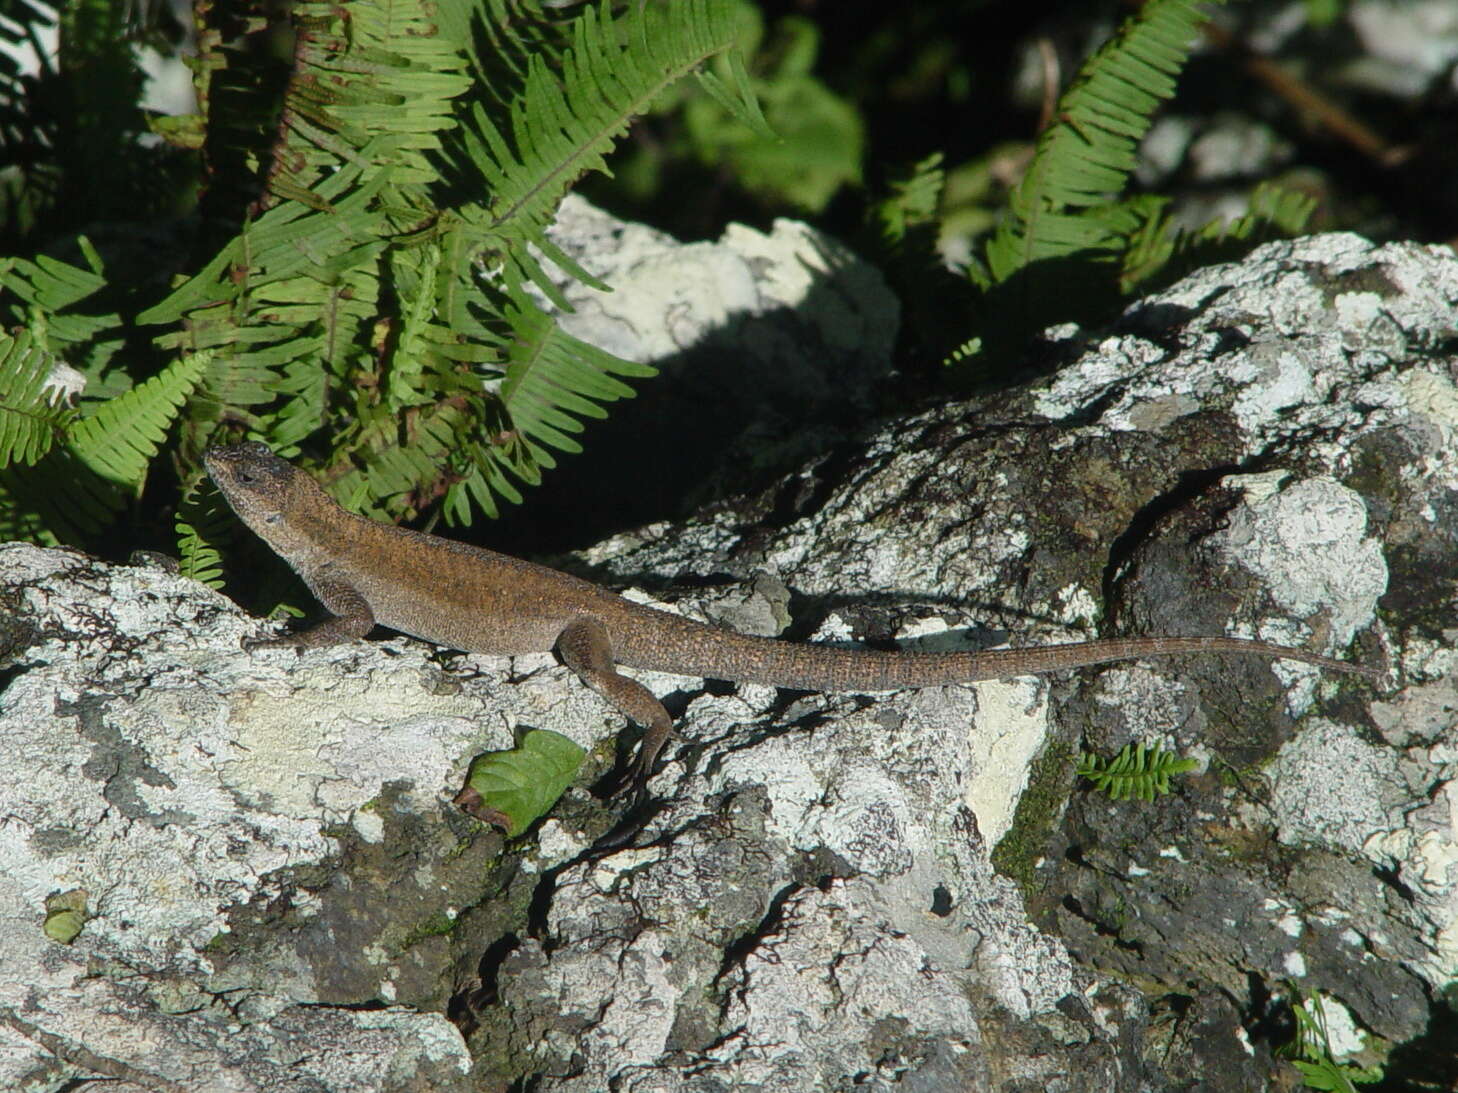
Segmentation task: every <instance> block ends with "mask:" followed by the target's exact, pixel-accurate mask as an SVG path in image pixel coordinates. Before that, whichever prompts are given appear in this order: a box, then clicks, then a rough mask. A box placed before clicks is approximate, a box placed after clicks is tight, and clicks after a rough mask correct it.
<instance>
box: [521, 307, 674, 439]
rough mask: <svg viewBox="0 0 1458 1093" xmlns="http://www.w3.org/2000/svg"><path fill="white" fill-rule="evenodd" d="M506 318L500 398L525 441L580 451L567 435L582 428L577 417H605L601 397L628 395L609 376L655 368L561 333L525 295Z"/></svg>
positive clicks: (654, 372)
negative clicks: (508, 337) (509, 335)
mask: <svg viewBox="0 0 1458 1093" xmlns="http://www.w3.org/2000/svg"><path fill="white" fill-rule="evenodd" d="M507 319H508V321H509V322H510V324H511V328H512V331H513V332H514V333H515V334H516V339H515V341H514V342H513V344H512V347H511V352H510V361H511V363H510V364H509V365H508V366H507V369H506V378H505V380H504V381H503V382H502V384H501V401H502V404H503V405H504V406H505V407H506V413H507V417H508V419H509V420H510V421H511V423H512V425H513V426H514V427H515V428H516V429H518V430H520V431H521V433H522V434H523V436H524V437H525V438H526V439H527V441H528V442H529V443H530V442H536V443H540V444H549V445H551V446H552V447H554V448H556V449H558V450H559V451H564V452H579V451H581V450H582V449H581V446H580V445H579V444H578V443H577V442H576V441H575V440H573V439H572V438H571V437H570V436H569V435H568V434H569V433H580V432H581V431H582V423H581V421H579V420H578V419H579V418H583V417H591V418H604V417H607V413H606V412H605V411H604V410H603V409H602V406H601V405H600V404H601V403H604V402H615V401H617V400H618V399H621V398H632V397H633V389H632V388H631V387H629V386H628V385H627V384H626V383H623V382H622V381H620V380H618V379H615V378H614V377H615V376H633V377H637V378H646V377H649V376H656V375H657V374H658V370H657V369H656V368H654V367H652V366H651V365H646V364H636V363H634V362H633V361H626V360H623V359H622V358H621V357H615V356H613V354H611V353H607V352H604V351H603V350H601V349H598V348H597V347H595V346H591V345H588V344H587V343H586V342H584V341H580V340H578V339H577V338H574V337H572V336H571V335H570V334H566V333H564V332H563V331H562V329H561V328H560V327H558V326H557V325H556V324H554V323H553V322H552V321H551V319H550V318H548V316H547V315H546V314H545V313H544V312H542V311H541V310H540V309H539V308H537V307H536V306H535V305H533V304H532V303H531V302H530V301H528V300H526V299H525V297H518V298H517V299H516V300H515V301H513V303H512V304H511V305H510V306H509V307H508V310H507ZM538 458H540V457H538Z"/></svg>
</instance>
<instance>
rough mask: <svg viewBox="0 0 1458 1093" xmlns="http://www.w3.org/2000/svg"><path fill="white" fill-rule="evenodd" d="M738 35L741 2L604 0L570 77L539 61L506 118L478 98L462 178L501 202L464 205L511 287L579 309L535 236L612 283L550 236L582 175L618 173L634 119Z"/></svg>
mask: <svg viewBox="0 0 1458 1093" xmlns="http://www.w3.org/2000/svg"><path fill="white" fill-rule="evenodd" d="M734 38H735V22H734V9H733V7H732V5H730V4H728V3H727V2H725V0H678V2H676V3H673V4H662V5H659V4H642V5H635V6H634V7H633V8H632V10H631V11H630V12H629V13H628V14H627V15H626V16H624V17H623V18H621V19H619V20H617V21H616V22H615V21H614V20H613V18H612V13H611V7H610V5H609V4H608V3H607V2H606V0H604V3H603V4H602V6H601V7H600V8H599V9H598V10H596V11H594V10H593V9H592V8H588V9H586V10H585V11H583V13H582V14H581V15H580V16H579V17H578V19H577V20H576V21H575V22H574V24H573V38H572V47H571V49H570V50H568V51H566V52H565V53H564V54H563V56H562V59H561V60H562V67H561V72H560V73H553V72H551V71H550V70H549V69H548V68H547V66H546V64H545V63H544V62H543V61H542V60H541V59H540V58H538V57H533V58H531V60H530V62H529V65H528V71H527V76H526V80H525V84H524V87H523V90H522V93H521V96H520V98H519V99H517V100H516V101H515V102H513V103H511V104H510V106H509V109H508V110H507V111H506V116H505V117H504V118H501V119H497V118H495V117H493V116H492V115H491V114H490V113H488V111H487V109H486V108H484V107H483V106H482V105H481V104H479V103H478V104H476V105H475V107H474V108H473V110H472V111H471V114H470V117H469V118H468V119H466V120H465V121H464V122H463V125H462V132H461V137H462V145H461V147H460V148H459V149H458V150H457V155H456V157H455V159H456V164H457V167H458V168H459V171H460V173H461V174H462V176H463V179H462V181H461V182H460V183H458V184H459V185H466V184H467V183H466V182H465V178H467V177H469V176H472V175H474V176H477V178H478V179H479V181H477V182H475V183H474V186H475V188H477V189H478V191H484V192H486V193H489V194H491V204H490V206H489V207H486V208H476V207H470V206H467V207H463V208H462V209H461V210H460V212H461V215H462V216H463V218H464V219H465V220H466V221H467V223H468V224H469V226H470V227H471V229H472V231H473V234H474V236H475V240H476V242H477V245H478V247H479V248H481V249H484V250H485V252H486V253H487V254H488V255H489V256H490V262H489V264H490V266H491V267H492V268H493V269H494V270H495V271H496V272H497V273H498V275H499V276H500V277H501V279H502V281H503V283H504V285H505V287H506V289H507V290H508V291H509V292H510V291H514V290H515V289H516V288H518V287H519V286H521V285H524V284H526V283H528V282H530V283H531V284H534V285H535V286H536V287H537V288H538V289H539V290H540V291H541V292H542V293H544V294H545V295H546V296H547V298H548V299H550V300H551V301H552V302H553V303H554V304H555V305H556V306H558V307H560V308H563V309H564V310H566V309H567V303H566V301H565V300H564V299H563V298H562V295H561V293H560V292H559V291H558V290H557V288H556V287H555V285H553V284H552V282H551V280H550V279H549V278H548V277H547V276H546V274H545V273H544V272H543V271H542V269H541V267H540V265H539V264H538V262H537V260H536V258H535V257H533V256H532V255H531V254H530V253H528V251H527V245H528V244H531V245H533V246H535V247H538V248H540V250H541V252H542V254H543V255H544V256H545V257H546V258H547V259H548V260H550V261H551V262H553V263H554V264H555V265H557V266H559V267H560V268H562V269H563V270H566V271H567V272H568V273H570V274H571V275H572V276H573V277H575V278H577V279H579V280H582V281H584V282H586V283H588V284H593V285H596V286H598V287H605V286H601V285H600V284H599V282H597V281H596V279H595V278H593V277H591V276H590V275H589V274H588V273H587V272H586V271H585V270H583V269H581V268H580V267H579V266H578V265H577V264H576V263H575V262H573V261H572V260H571V259H570V258H568V257H567V255H566V254H564V253H563V252H562V251H561V250H560V249H559V248H558V247H556V246H555V245H553V244H552V243H551V242H550V241H549V240H547V238H546V235H545V231H546V227H547V224H548V222H549V221H550V219H551V216H552V214H553V212H554V211H555V210H556V208H557V204H558V202H559V201H560V200H561V198H562V195H563V194H564V193H566V191H567V188H568V186H570V185H571V184H572V182H574V181H575V180H576V179H577V178H578V177H579V176H580V175H582V174H584V173H586V172H587V171H602V172H604V173H607V164H606V160H605V156H606V155H607V152H608V151H609V150H610V149H611V147H612V145H613V142H614V140H616V139H617V138H618V137H619V136H621V135H622V134H623V133H625V132H626V131H627V127H628V123H629V122H630V121H631V120H632V119H633V118H634V116H636V115H637V114H639V113H641V112H643V111H644V110H645V109H647V107H648V106H649V104H651V103H652V102H653V100H654V99H656V98H657V97H658V96H659V95H661V94H662V93H663V92H664V91H665V90H666V89H667V88H668V87H670V86H671V85H672V84H673V83H674V82H676V81H677V80H679V79H681V78H682V77H683V76H686V75H688V74H689V73H691V72H693V71H694V70H695V69H697V68H698V66H699V65H701V64H703V63H704V62H705V61H706V60H708V59H709V58H710V57H713V56H715V55H717V54H720V53H724V52H727V51H728V50H729V49H730V48H731V47H732V46H733V44H734ZM741 90H742V89H741ZM749 98H750V100H751V101H752V96H750V97H749ZM740 110H741V112H743V113H745V114H746V115H747V114H748V113H750V112H755V113H757V110H758V107H757V106H752V105H745V104H743V103H741V105H740Z"/></svg>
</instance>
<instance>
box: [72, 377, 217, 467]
mask: <svg viewBox="0 0 1458 1093" xmlns="http://www.w3.org/2000/svg"><path fill="white" fill-rule="evenodd" d="M211 357H212V355H211V354H209V353H194V354H191V355H189V356H186V357H182V358H180V359H178V360H176V361H174V362H173V363H172V364H170V365H168V366H167V367H166V368H164V369H163V370H162V371H161V372H159V373H158V374H157V375H155V376H153V377H152V378H151V379H149V380H147V381H146V382H145V383H141V384H138V385H137V386H136V387H133V388H132V389H131V390H130V391H128V392H127V393H126V394H124V395H120V396H118V397H117V398H114V399H111V400H109V401H107V402H103V403H101V404H100V406H98V407H97V409H96V411H95V413H93V414H92V415H91V416H90V417H85V418H82V419H81V421H79V422H78V423H77V424H76V426H75V427H74V428H73V429H72V430H71V434H70V437H69V438H68V446H69V447H70V449H71V451H72V452H73V453H74V454H75V456H76V458H77V459H79V460H80V461H81V462H82V463H83V464H85V465H86V466H87V467H89V468H90V469H91V470H92V471H94V472H95V473H96V474H97V475H99V476H100V477H102V478H105V479H106V480H107V481H110V482H114V483H116V484H118V485H120V486H123V487H125V488H127V489H129V490H135V489H137V488H139V487H140V486H141V484H142V479H143V477H144V476H145V474H146V471H147V464H148V463H150V462H151V461H152V457H153V456H154V455H156V454H157V450H158V448H160V447H161V445H162V441H163V440H164V439H165V438H166V434H167V429H168V427H169V426H170V425H171V424H172V422H173V420H174V419H175V418H176V416H177V411H178V410H180V409H181V408H182V404H183V402H184V401H186V399H187V396H188V395H189V394H190V393H191V392H192V389H193V387H195V386H196V385H197V382H198V380H199V379H200V378H201V377H202V374H203V371H204V369H206V368H207V366H208V363H209V361H210V360H211Z"/></svg>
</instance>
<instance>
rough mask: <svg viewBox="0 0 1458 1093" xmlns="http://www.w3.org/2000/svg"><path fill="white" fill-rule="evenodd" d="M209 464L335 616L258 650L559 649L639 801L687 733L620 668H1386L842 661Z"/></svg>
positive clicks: (964, 657) (937, 671)
mask: <svg viewBox="0 0 1458 1093" xmlns="http://www.w3.org/2000/svg"><path fill="white" fill-rule="evenodd" d="M204 461H205V462H206V464H207V469H208V473H209V474H211V475H212V477H213V479H214V481H216V482H217V484H218V487H219V488H220V489H221V490H222V491H223V496H224V497H226V498H227V499H228V503H229V504H230V505H232V506H233V509H234V511H235V512H237V514H238V515H239V517H241V518H242V520H243V522H244V523H245V524H247V525H248V526H249V527H250V528H252V529H253V530H254V531H255V532H257V533H258V535H259V536H261V537H262V539H263V540H264V542H266V543H267V544H268V545H269V546H270V547H272V548H273V550H274V551H275V553H277V554H278V555H279V556H280V557H282V558H283V559H284V561H286V562H288V564H289V565H291V566H292V567H293V568H294V570H295V571H296V572H297V573H298V574H299V576H300V577H302V578H303V580H304V583H305V584H307V585H308V586H309V590H310V591H312V592H313V593H314V595H315V596H316V597H318V599H319V602H320V603H322V604H323V605H324V607H325V608H327V609H328V610H329V612H330V613H331V617H330V618H328V619H326V620H324V621H323V622H321V623H319V624H318V625H316V626H313V627H310V628H308V629H306V630H302V631H298V632H296V633H293V634H290V635H287V636H285V637H282V638H278V639H274V640H271V641H260V642H254V643H250V644H252V645H291V646H294V647H296V648H298V649H306V648H313V647H317V646H322V645H332V644H334V643H336V642H341V641H347V640H349V639H350V638H359V637H363V636H364V635H365V634H367V633H369V631H370V630H371V629H373V628H374V626H375V624H376V623H379V624H380V625H382V626H388V627H389V628H390V629H392V630H399V631H401V632H402V633H406V634H410V635H413V636H414V637H417V638H424V639H425V640H426V641H432V642H435V643H436V644H437V645H445V646H449V647H450V648H452V649H461V650H464V651H467V652H473V653H487V654H491V655H496V656H512V655H517V654H523V653H544V652H548V651H550V650H553V649H555V650H556V651H557V653H558V654H559V655H560V656H561V658H562V661H563V663H565V664H566V665H567V667H569V668H571V669H572V670H573V671H574V672H576V673H577V675H578V677H579V678H580V679H581V680H582V681H583V682H584V683H586V684H587V685H588V686H589V687H591V688H592V689H593V690H594V691H596V692H597V693H598V694H600V695H602V696H603V697H604V698H606V699H607V700H608V701H609V702H611V703H612V704H613V705H614V706H616V707H617V708H618V710H619V711H620V712H621V713H623V714H624V715H626V716H627V717H629V718H631V719H632V720H634V721H636V722H637V723H638V724H640V725H642V726H643V727H644V735H643V740H642V743H641V745H640V746H639V750H638V756H637V761H636V763H635V769H636V779H635V780H636V781H637V783H638V785H639V786H640V787H641V786H642V784H643V782H644V781H645V780H646V778H647V776H648V774H649V773H650V772H651V770H652V766H653V761H654V760H655V759H656V758H657V756H658V752H659V751H660V750H661V749H662V747H663V745H664V744H665V743H666V742H667V740H668V737H669V734H670V733H671V732H672V730H673V723H672V721H671V719H670V718H669V716H668V711H667V710H665V709H664V708H663V705H662V703H660V702H659V701H658V699H657V698H655V697H654V696H653V693H652V692H651V691H649V690H648V688H646V687H644V686H643V685H642V684H641V683H638V682H637V681H636V680H632V679H629V678H628V677H627V676H624V675H621V674H619V672H618V670H617V669H618V665H620V664H621V665H627V666H629V667H632V668H647V669H651V670H653V671H659V672H671V673H673V674H675V675H685V676H703V677H706V678H710V679H729V680H738V681H743V682H753V683H768V684H773V685H775V686H780V687H794V688H800V689H804V690H810V691H890V690H897V689H900V688H903V687H931V686H936V685H938V684H945V683H969V682H973V681H976V680H982V679H1001V678H1006V677H1008V676H1019V675H1034V674H1037V673H1041V672H1053V671H1058V670H1059V669H1064V668H1079V667H1083V666H1085V665H1090V664H1101V663H1104V662H1107V661H1112V660H1128V659H1132V658H1136V657H1148V656H1167V655H1170V654H1176V653H1204V652H1215V653H1254V654H1258V655H1261V656H1267V657H1284V658H1286V659H1289V660H1300V661H1305V662H1306V663H1308V664H1315V665H1319V666H1320V667H1322V668H1328V669H1331V670H1332V671H1337V672H1353V673H1357V674H1359V675H1364V676H1368V677H1370V678H1372V679H1378V678H1380V677H1381V673H1380V672H1378V671H1377V670H1376V669H1373V668H1367V667H1363V666H1361V665H1357V664H1348V663H1345V662H1343V661H1339V660H1333V659H1332V658H1330V657H1324V656H1320V655H1319V654H1316V653H1308V652H1306V651H1305V650H1302V649H1292V648H1288V647H1286V646H1283V645H1274V644H1272V643H1270V642H1263V641H1248V640H1246V639H1243V638H1229V637H1144V638H1114V639H1106V640H1100V641H1079V642H1071V643H1069V644H1065V645H1047V646H1041V647H1035V648H1027V649H993V650H987V651H983V652H964V653H893V652H881V651H878V650H862V649H838V648H831V647H827V646H822V645H805V644H795V643H792V642H784V641H778V640H776V639H774V638H763V637H755V636H752V635H748V634H739V633H736V632H735V631H733V630H722V629H719V628H717V627H713V626H707V625H705V624H703V623H700V622H694V621H693V620H691V619H686V618H682V617H681V616H678V615H674V614H670V613H669V612H667V611H658V610H655V609H654V608H651V607H646V606H644V605H642V604H637V603H633V602H632V601H630V600H625V599H623V598H622V597H621V596H618V595H616V594H614V593H612V592H609V591H607V590H606V589H604V588H599V587H598V586H597V585H595V584H591V583H589V582H588V581H584V580H581V579H579V578H577V577H573V576H570V575H568V574H566V573H559V572H558V571H556V570H555V569H548V568H546V567H545V566H540V565H534V564H533V563H531V562H524V561H522V560H520V559H519V558H512V557H509V556H508V555H505V554H497V553H496V552H494V551H490V550H485V549H483V548H481V547H475V546H468V545H467V544H465V543H457V542H452V541H451V540H449V539H441V538H438V537H436V536H434V535H426V534H424V533H422V532H418V531H411V530H409V529H408V528H399V527H393V526H391V525H389V524H381V523H378V522H376V521H374V520H370V519H367V518H365V517H363V516H357V515H355V514H354V513H351V512H348V511H346V510H345V509H343V508H340V506H339V505H337V504H336V503H335V502H334V500H333V499H332V498H331V497H330V496H329V495H328V494H327V493H325V492H324V490H323V489H322V488H320V486H319V485H318V484H317V483H316V482H315V481H314V480H313V479H312V478H310V477H309V476H308V475H307V474H305V473H304V472H303V471H301V470H299V469H297V468H296V467H294V466H293V465H292V464H290V463H287V462H286V461H284V460H282V459H280V458H279V457H278V456H276V455H274V454H273V452H271V451H270V450H269V449H268V447H267V445H264V444H259V443H256V442H255V443H247V444H235V445H231V446H227V447H216V448H212V449H210V450H209V451H208V452H207V454H206V455H205V456H204Z"/></svg>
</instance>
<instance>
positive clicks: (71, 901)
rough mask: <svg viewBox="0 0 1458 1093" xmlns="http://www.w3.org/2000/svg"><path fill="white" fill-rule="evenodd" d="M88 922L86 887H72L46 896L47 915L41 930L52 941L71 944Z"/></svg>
mask: <svg viewBox="0 0 1458 1093" xmlns="http://www.w3.org/2000/svg"><path fill="white" fill-rule="evenodd" d="M85 924H86V889H84V888H72V889H71V890H70V891H68V892H57V893H56V894H54V895H50V896H47V897H46V917H45V921H44V922H43V923H41V931H42V932H43V933H44V934H45V935H46V937H48V938H50V939H51V940H52V941H58V942H60V943H61V944H62V945H69V944H71V942H73V941H75V940H76V935H77V934H79V933H80V932H81V927H83V926H84V925H85Z"/></svg>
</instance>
